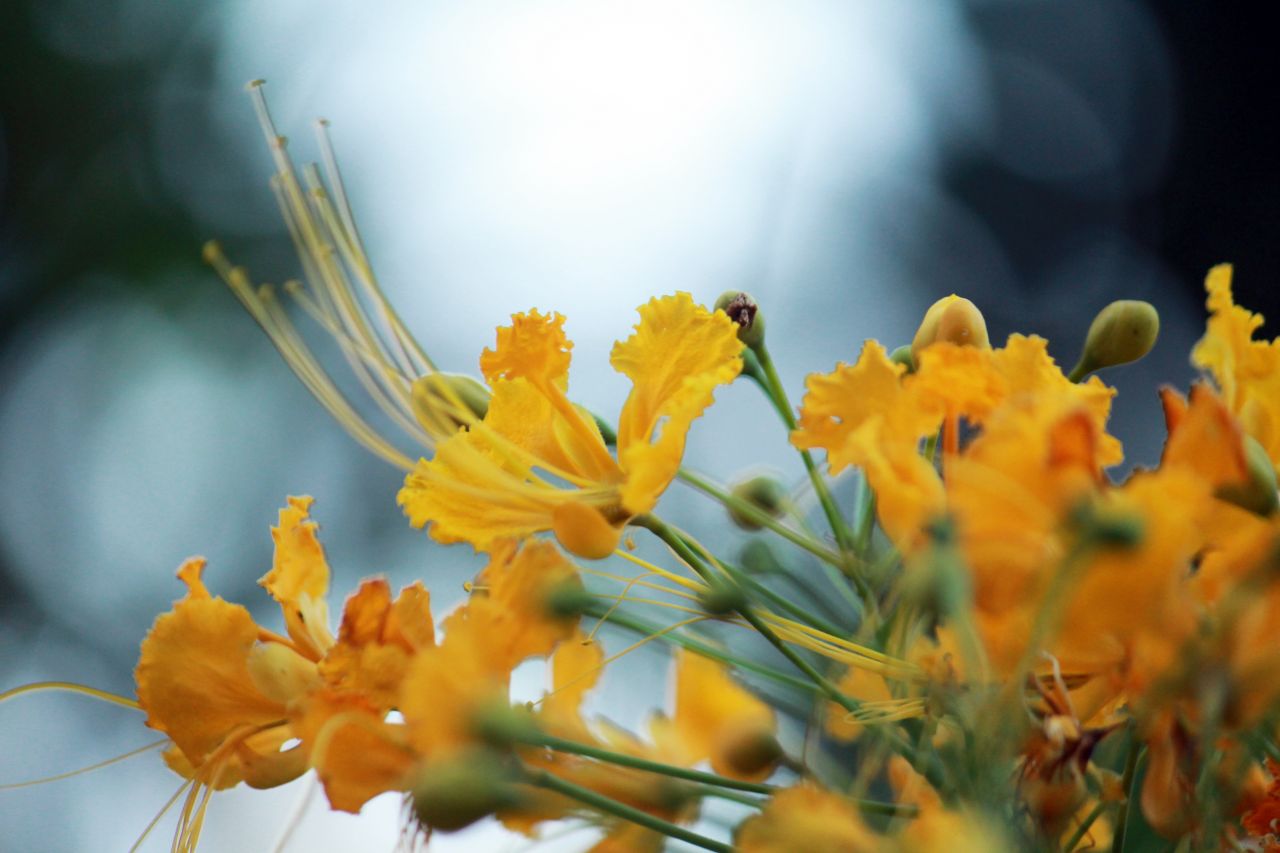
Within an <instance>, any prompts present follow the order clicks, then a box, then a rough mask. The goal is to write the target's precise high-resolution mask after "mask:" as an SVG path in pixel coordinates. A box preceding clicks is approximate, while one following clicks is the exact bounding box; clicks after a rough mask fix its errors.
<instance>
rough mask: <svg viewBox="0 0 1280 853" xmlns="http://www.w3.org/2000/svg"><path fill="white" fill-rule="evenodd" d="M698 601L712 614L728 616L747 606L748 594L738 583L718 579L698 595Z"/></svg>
mask: <svg viewBox="0 0 1280 853" xmlns="http://www.w3.org/2000/svg"><path fill="white" fill-rule="evenodd" d="M698 603H699V604H701V605H702V609H703V610H705V611H707V613H709V614H711V615H712V616H726V615H728V614H730V613H737V612H739V611H740V610H742V608H744V607H746V606H747V596H746V594H745V593H744V592H743V591H742V587H740V586H738V585H737V584H735V583H730V582H728V581H717V582H715V583H713V584H711V586H709V587H707V588H706V589H705V590H703V592H702V593H700V594H699V595H698Z"/></svg>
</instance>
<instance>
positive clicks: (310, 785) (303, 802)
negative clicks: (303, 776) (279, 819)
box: [271, 776, 320, 853]
mask: <svg viewBox="0 0 1280 853" xmlns="http://www.w3.org/2000/svg"><path fill="white" fill-rule="evenodd" d="M318 790H320V786H319V785H318V784H317V783H316V777H315V776H310V777H308V778H307V782H306V787H305V788H304V789H303V792H302V796H301V797H299V798H298V802H297V803H296V804H295V805H294V807H293V811H292V812H291V813H290V814H289V819H288V821H286V822H285V825H284V828H283V829H281V831H280V838H279V840H278V841H276V843H275V846H274V847H272V848H271V850H272V853H284V849H285V847H287V846H288V844H289V842H290V841H291V840H292V839H293V835H294V833H296V832H297V831H298V827H299V826H301V825H302V819H303V817H305V816H306V814H307V810H308V809H310V808H311V803H312V802H313V801H314V800H315V797H316V791H318Z"/></svg>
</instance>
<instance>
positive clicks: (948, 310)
mask: <svg viewBox="0 0 1280 853" xmlns="http://www.w3.org/2000/svg"><path fill="white" fill-rule="evenodd" d="M938 341H947V342H949V343H953V344H956V345H957V346H971V347H978V348H980V349H990V348H991V339H990V338H989V337H988V336H987V321H986V318H984V317H983V316H982V312H981V311H979V310H978V306H976V305H974V304H973V303H972V302H970V301H969V300H968V299H965V298H964V297H963V296H956V295H955V294H954V293H953V294H951V295H950V296H944V297H943V298H941V299H939V300H938V301H937V302H935V303H933V304H932V305H930V306H929V310H928V311H926V312H925V314H924V319H923V320H921V321H920V328H919V329H917V330H916V336H915V337H914V338H912V340H911V358H912V361H913V362H915V361H919V359H920V350H922V349H924V348H925V347H927V346H929V345H930V344H933V343H937V342H938Z"/></svg>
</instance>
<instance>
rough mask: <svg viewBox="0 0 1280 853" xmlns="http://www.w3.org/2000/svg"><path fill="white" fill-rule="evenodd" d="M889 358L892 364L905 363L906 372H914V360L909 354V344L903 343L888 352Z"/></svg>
mask: <svg viewBox="0 0 1280 853" xmlns="http://www.w3.org/2000/svg"><path fill="white" fill-rule="evenodd" d="M889 360H890V361H892V362H893V363H894V364H902V365H906V368H907V373H915V372H916V360H915V358H914V357H913V356H912V355H911V345H910V344H903V345H902V346H900V347H898V348H897V349H896V350H894V351H893V352H891V353H889Z"/></svg>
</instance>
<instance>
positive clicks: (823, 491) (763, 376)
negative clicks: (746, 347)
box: [752, 343, 853, 551]
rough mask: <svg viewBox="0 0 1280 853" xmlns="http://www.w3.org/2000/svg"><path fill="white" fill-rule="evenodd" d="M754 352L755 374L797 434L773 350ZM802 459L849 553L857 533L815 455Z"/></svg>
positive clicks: (803, 452)
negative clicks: (829, 485)
mask: <svg viewBox="0 0 1280 853" xmlns="http://www.w3.org/2000/svg"><path fill="white" fill-rule="evenodd" d="M752 351H753V352H754V353H755V356H756V360H757V361H758V362H759V365H760V372H759V374H756V375H753V377H752V378H754V379H756V381H757V383H758V384H759V385H760V387H761V388H763V389H764V392H765V395H766V396H767V397H768V398H769V401H770V402H772V403H773V407H774V408H775V409H776V410H777V411H778V415H779V416H780V417H781V418H782V422H783V423H784V424H786V426H787V429H788V430H790V431H794V430H795V429H796V425H797V424H796V415H795V410H794V409H792V408H791V401H790V400H789V399H787V390H786V388H784V387H783V385H782V380H781V379H780V378H779V377H778V370H777V368H776V367H774V365H773V358H772V356H770V355H769V349H768V347H766V346H765V345H764V344H763V343H761V344H760V345H759V346H757V347H754V348H753V349H752ZM800 458H801V460H803V462H804V468H805V470H806V471H807V472H808V473H809V480H810V481H811V482H812V483H813V491H814V493H815V494H816V495H817V496H818V502H819V503H821V504H822V511H823V512H824V513H825V514H826V516H827V522H828V523H829V524H830V525H831V532H832V533H834V534H835V537H836V542H838V543H840V549H841V550H842V551H849V550H850V549H851V548H852V547H853V534H852V532H851V531H850V530H849V526H848V525H847V524H845V523H844V518H843V517H842V516H841V515H840V508H839V507H838V506H836V502H835V498H834V497H833V496H832V494H831V489H830V488H829V487H828V486H827V481H826V480H824V479H823V478H822V473H821V472H820V471H819V470H818V466H817V463H815V462H814V461H813V455H812V454H811V453H809V451H807V450H801V451H800Z"/></svg>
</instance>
